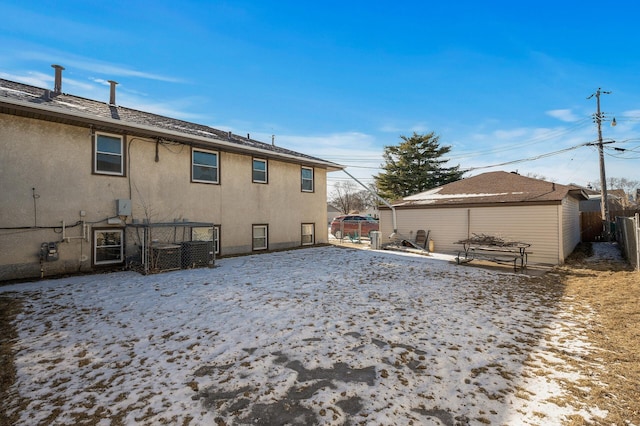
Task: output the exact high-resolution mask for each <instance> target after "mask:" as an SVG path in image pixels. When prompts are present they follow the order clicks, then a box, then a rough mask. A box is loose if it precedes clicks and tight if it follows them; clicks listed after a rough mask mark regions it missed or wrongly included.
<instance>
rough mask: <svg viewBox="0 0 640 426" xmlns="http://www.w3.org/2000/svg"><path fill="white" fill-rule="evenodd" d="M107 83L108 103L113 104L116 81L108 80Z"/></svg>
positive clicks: (114, 102) (114, 101)
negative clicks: (108, 85)
mask: <svg viewBox="0 0 640 426" xmlns="http://www.w3.org/2000/svg"><path fill="white" fill-rule="evenodd" d="M108 83H109V84H110V85H111V88H110V90H109V105H115V104H116V85H117V84H118V82H117V81H113V80H109V81H108Z"/></svg>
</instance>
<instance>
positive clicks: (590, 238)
mask: <svg viewBox="0 0 640 426" xmlns="http://www.w3.org/2000/svg"><path fill="white" fill-rule="evenodd" d="M580 239H581V241H582V242H585V243H587V242H588V243H593V242H595V241H600V240H601V239H602V216H601V215H600V212H581V213H580Z"/></svg>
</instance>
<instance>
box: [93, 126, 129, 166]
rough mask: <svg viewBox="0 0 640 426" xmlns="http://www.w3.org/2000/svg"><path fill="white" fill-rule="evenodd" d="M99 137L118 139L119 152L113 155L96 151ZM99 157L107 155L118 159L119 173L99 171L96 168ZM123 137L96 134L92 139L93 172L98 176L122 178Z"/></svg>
mask: <svg viewBox="0 0 640 426" xmlns="http://www.w3.org/2000/svg"><path fill="white" fill-rule="evenodd" d="M101 137H105V138H110V139H118V140H120V152H119V153H113V152H107V151H100V150H99V149H98V142H99V139H100V138H101ZM100 155H109V156H113V157H119V158H120V171H117V172H114V171H109V170H100V169H99V168H98V157H99V156H100ZM124 159H125V157H124V137H123V136H122V135H114V134H110V133H102V132H96V133H95V134H94V138H93V172H94V173H95V174H99V175H111V176H124Z"/></svg>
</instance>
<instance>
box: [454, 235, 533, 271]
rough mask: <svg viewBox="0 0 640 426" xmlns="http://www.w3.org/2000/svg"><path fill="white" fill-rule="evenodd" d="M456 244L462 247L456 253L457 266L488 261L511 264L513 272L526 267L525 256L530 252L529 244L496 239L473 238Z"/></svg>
mask: <svg viewBox="0 0 640 426" xmlns="http://www.w3.org/2000/svg"><path fill="white" fill-rule="evenodd" d="M456 244H460V245H462V250H460V251H458V256H457V257H456V262H457V263H458V265H460V264H462V263H467V262H471V261H472V260H475V259H478V260H488V261H491V262H495V263H503V264H513V270H514V271H516V272H517V271H518V266H519V267H520V270H523V269H525V268H526V267H527V256H528V255H529V254H531V252H527V249H528V248H529V247H531V244H528V243H523V242H519V241H504V240H502V239H500V238H496V237H487V236H482V237H477V236H476V237H474V238H467V239H465V240H460V241H458V242H456Z"/></svg>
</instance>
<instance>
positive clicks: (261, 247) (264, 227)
mask: <svg viewBox="0 0 640 426" xmlns="http://www.w3.org/2000/svg"><path fill="white" fill-rule="evenodd" d="M257 230H264V236H262V235H260V236H257V237H256V231H257ZM262 239H264V244H261V245H258V244H256V241H257V240H262ZM251 249H252V250H254V251H258V250H268V249H269V225H253V230H252V232H251Z"/></svg>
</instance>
